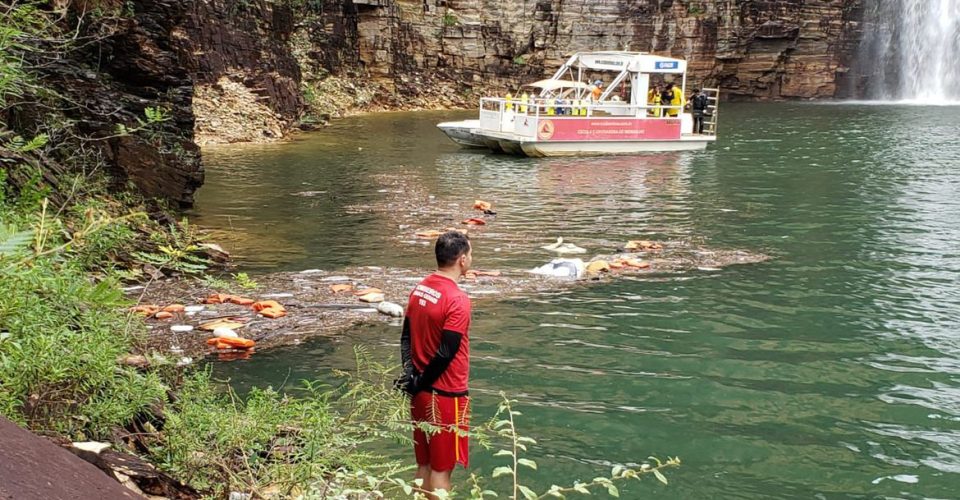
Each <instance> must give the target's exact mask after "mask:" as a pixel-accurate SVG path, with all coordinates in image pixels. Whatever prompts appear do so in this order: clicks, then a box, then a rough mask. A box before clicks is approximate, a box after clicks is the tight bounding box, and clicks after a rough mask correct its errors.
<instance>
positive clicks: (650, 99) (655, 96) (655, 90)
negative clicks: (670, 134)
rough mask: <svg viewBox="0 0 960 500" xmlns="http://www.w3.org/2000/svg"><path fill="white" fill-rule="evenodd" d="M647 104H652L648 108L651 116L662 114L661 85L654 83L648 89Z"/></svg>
mask: <svg viewBox="0 0 960 500" xmlns="http://www.w3.org/2000/svg"><path fill="white" fill-rule="evenodd" d="M647 106H652V107H651V108H650V109H648V110H647V114H649V115H650V116H660V86H659V85H654V86H653V87H651V88H650V90H649V91H647Z"/></svg>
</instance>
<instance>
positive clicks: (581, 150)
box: [519, 140, 710, 157]
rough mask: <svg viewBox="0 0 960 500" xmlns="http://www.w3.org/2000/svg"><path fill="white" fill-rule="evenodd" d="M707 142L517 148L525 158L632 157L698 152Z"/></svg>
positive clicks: (559, 144) (532, 144)
mask: <svg viewBox="0 0 960 500" xmlns="http://www.w3.org/2000/svg"><path fill="white" fill-rule="evenodd" d="M709 142H710V141H709V140H679V141H610V142H524V143H520V144H519V147H520V149H521V150H522V151H523V154H525V155H527V156H534V157H543V156H548V157H551V156H605V155H632V154H638V153H650V152H658V151H698V150H703V149H706V147H707V144H708V143H709Z"/></svg>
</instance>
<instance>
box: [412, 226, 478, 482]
mask: <svg viewBox="0 0 960 500" xmlns="http://www.w3.org/2000/svg"><path fill="white" fill-rule="evenodd" d="M434 254H435V255H436V259H437V271H436V272H435V273H433V274H431V275H430V276H427V277H426V278H424V279H423V280H422V281H420V283H419V284H418V285H417V286H416V287H415V288H414V289H413V291H412V292H410V299H409V301H408V303H407V311H406V316H405V318H404V320H403V331H402V333H401V335H400V358H401V360H402V362H403V375H401V377H400V378H399V379H398V380H397V385H398V387H400V388H401V389H402V390H403V391H404V392H406V393H407V394H409V395H410V396H411V398H412V401H411V403H410V414H411V418H412V420H413V421H414V423H420V422H427V423H429V424H431V425H434V426H437V427H439V428H440V430H439V432H437V433H435V434H434V433H431V434H429V435H428V434H427V433H426V432H424V431H423V430H422V429H420V428H419V427H418V428H416V429H415V430H414V431H413V450H414V455H415V456H416V460H417V472H416V478H417V479H422V480H423V485H422V488H423V489H424V490H426V491H435V490H437V489H444V490H446V491H448V492H449V491H450V476H451V474H452V473H453V469H454V468H456V465H457V464H458V463H459V464H460V465H462V466H463V467H464V468H467V466H468V458H469V455H468V444H469V441H468V438H467V436H465V435H463V433H462V432H457V431H458V430H459V431H466V430H468V429H469V411H470V408H469V395H468V388H467V386H468V382H469V378H470V341H469V336H468V331H469V330H470V298H469V297H468V296H467V294H466V293H464V292H463V291H462V290H460V288H459V287H458V286H457V280H459V279H460V277H461V276H464V275H465V274H466V273H467V271H468V270H469V269H470V265H471V264H472V263H473V253H472V249H471V246H470V240H469V238H467V236H466V235H465V234H462V233H460V232H457V231H448V232H446V233H443V234H442V235H440V237H439V238H438V239H437V244H436V246H435V247H434Z"/></svg>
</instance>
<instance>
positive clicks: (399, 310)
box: [377, 302, 403, 318]
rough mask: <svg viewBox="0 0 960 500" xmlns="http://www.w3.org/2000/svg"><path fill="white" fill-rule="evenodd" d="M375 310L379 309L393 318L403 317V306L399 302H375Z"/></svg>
mask: <svg viewBox="0 0 960 500" xmlns="http://www.w3.org/2000/svg"><path fill="white" fill-rule="evenodd" d="M377 311H380V313H381V314H386V315H387V316H393V317H394V318H402V317H403V307H402V306H401V305H400V304H394V303H393V302H381V303H379V304H377Z"/></svg>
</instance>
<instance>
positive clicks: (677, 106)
mask: <svg viewBox="0 0 960 500" xmlns="http://www.w3.org/2000/svg"><path fill="white" fill-rule="evenodd" d="M670 94H671V98H670V109H669V110H668V111H667V114H669V115H670V116H674V117H675V116H677V115H679V114H680V110H681V109H683V105H684V98H683V89H681V88H680V82H673V87H672V88H671V89H670Z"/></svg>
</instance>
